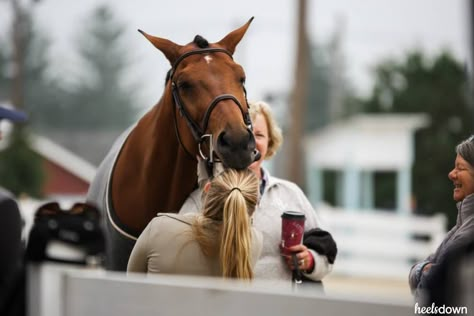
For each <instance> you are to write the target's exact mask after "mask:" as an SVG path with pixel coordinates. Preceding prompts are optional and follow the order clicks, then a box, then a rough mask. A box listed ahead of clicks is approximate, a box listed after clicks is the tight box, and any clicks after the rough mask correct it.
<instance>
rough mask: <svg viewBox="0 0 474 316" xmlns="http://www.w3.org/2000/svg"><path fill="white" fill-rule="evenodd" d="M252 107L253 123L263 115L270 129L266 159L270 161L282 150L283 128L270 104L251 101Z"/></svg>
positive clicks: (251, 116)
mask: <svg viewBox="0 0 474 316" xmlns="http://www.w3.org/2000/svg"><path fill="white" fill-rule="evenodd" d="M249 106H250V118H251V119H252V121H255V119H256V117H257V114H261V115H263V117H264V118H265V121H266V122H267V129H268V150H267V155H266V156H265V159H270V158H271V157H273V156H274V155H275V154H276V152H277V150H278V149H279V148H280V146H281V144H282V143H283V136H282V133H281V128H280V127H279V126H278V124H277V122H276V120H275V118H274V117H273V113H272V110H271V108H270V105H268V103H265V102H263V101H255V102H253V101H251V102H250V103H249Z"/></svg>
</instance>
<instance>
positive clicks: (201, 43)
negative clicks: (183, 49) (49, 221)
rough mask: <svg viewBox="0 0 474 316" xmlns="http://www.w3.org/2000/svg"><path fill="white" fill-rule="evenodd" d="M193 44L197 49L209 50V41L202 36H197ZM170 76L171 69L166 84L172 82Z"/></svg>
mask: <svg viewBox="0 0 474 316" xmlns="http://www.w3.org/2000/svg"><path fill="white" fill-rule="evenodd" d="M193 43H194V44H196V45H197V47H199V48H208V47H209V42H208V41H207V39H205V38H204V37H202V36H201V35H196V36H195V37H194V40H193ZM170 75H171V69H170V70H168V72H167V73H166V78H165V84H166V83H167V82H168V80H170Z"/></svg>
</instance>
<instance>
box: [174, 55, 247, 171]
mask: <svg viewBox="0 0 474 316" xmlns="http://www.w3.org/2000/svg"><path fill="white" fill-rule="evenodd" d="M208 53H225V54H227V55H228V56H229V57H230V58H232V59H233V57H232V54H231V53H230V52H229V51H228V50H226V49H223V48H202V49H196V50H192V51H189V52H186V53H184V54H183V55H181V56H180V57H179V58H178V59H177V60H176V61H175V62H174V64H173V66H172V67H171V70H170V72H169V79H170V80H171V93H172V95H173V100H174V103H175V104H176V107H177V108H178V111H179V113H180V114H181V116H183V117H184V119H185V121H186V123H187V124H188V127H189V128H190V130H191V133H192V135H193V137H194V140H195V141H196V142H197V144H198V148H199V153H200V155H201V157H202V158H203V159H205V160H209V162H210V163H213V161H214V159H213V148H212V134H205V133H206V130H207V127H208V124H209V119H210V117H211V113H212V111H213V110H214V109H215V108H216V106H217V105H218V104H219V103H220V102H221V101H224V100H232V101H233V102H234V103H235V104H236V105H237V106H238V107H239V109H240V112H241V113H242V117H243V119H244V123H245V125H246V126H247V129H248V130H249V131H250V132H252V130H253V128H252V121H251V119H250V114H249V113H248V111H247V112H244V109H243V108H242V105H241V104H240V102H239V100H238V99H237V98H236V97H235V96H234V95H232V94H221V95H218V96H217V97H215V98H214V100H212V101H211V103H210V104H209V106H208V107H207V110H206V113H205V115H204V118H203V120H202V122H201V124H198V123H197V122H196V121H194V120H193V119H192V117H191V115H190V114H189V112H188V111H187V110H186V107H185V106H184V102H183V101H182V100H181V97H180V95H179V91H178V86H177V84H176V82H175V81H174V80H173V75H174V74H175V71H176V69H177V68H178V65H179V63H180V62H181V61H183V60H184V59H185V58H187V57H189V56H192V55H197V54H208ZM243 89H244V95H245V103H246V105H247V109H248V102H247V91H246V90H245V86H244V87H243ZM174 113H175V114H174V127H175V132H176V137H177V138H178V141H179V143H180V145H181V147H182V148H183V149H184V151H185V152H186V153H187V154H188V155H189V156H191V157H192V158H193V159H196V158H195V157H194V156H193V155H192V154H191V153H190V152H189V150H188V149H187V148H186V147H185V146H184V144H183V142H182V141H181V137H180V134H179V130H178V125H177V119H176V111H174ZM206 138H209V142H210V146H209V147H210V148H209V155H208V156H207V157H206V156H205V155H204V154H203V153H202V151H201V144H202V143H203V142H204V141H205V139H206Z"/></svg>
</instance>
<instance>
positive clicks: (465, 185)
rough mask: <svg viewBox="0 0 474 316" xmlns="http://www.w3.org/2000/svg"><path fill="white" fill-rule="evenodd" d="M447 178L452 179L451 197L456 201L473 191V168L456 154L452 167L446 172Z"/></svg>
mask: <svg viewBox="0 0 474 316" xmlns="http://www.w3.org/2000/svg"><path fill="white" fill-rule="evenodd" d="M448 178H449V180H451V181H453V184H454V193H453V199H454V200H455V201H456V202H459V201H462V200H464V198H465V197H466V196H468V195H469V194H472V193H474V168H473V167H472V166H471V165H470V164H469V163H468V162H467V161H466V160H464V159H463V158H462V157H461V156H460V155H457V156H456V160H455V161H454V169H453V170H451V172H450V173H449V174H448Z"/></svg>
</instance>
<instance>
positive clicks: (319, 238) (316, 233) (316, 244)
mask: <svg viewBox="0 0 474 316" xmlns="http://www.w3.org/2000/svg"><path fill="white" fill-rule="evenodd" d="M303 244H304V245H305V246H306V247H308V248H309V249H312V250H314V251H316V252H317V253H318V254H320V255H323V256H326V257H327V258H328V262H329V263H330V264H334V261H335V260H336V256H337V245H336V241H334V239H333V238H332V236H331V234H330V233H329V232H327V231H325V230H322V229H320V228H313V229H311V230H309V231H307V232H305V234H304V237H303Z"/></svg>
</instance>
